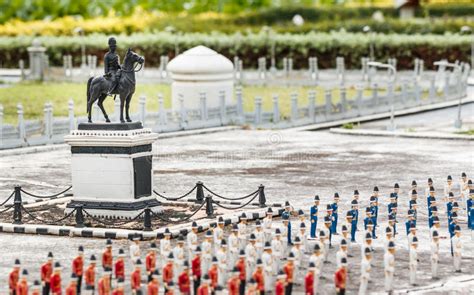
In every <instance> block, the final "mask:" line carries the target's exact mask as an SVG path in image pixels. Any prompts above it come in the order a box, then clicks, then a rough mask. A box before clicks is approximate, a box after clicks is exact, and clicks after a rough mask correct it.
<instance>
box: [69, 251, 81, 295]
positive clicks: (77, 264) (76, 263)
mask: <svg viewBox="0 0 474 295" xmlns="http://www.w3.org/2000/svg"><path fill="white" fill-rule="evenodd" d="M83 272H84V247H82V246H79V249H78V251H77V256H76V258H74V260H73V261H72V273H73V274H75V275H76V280H77V282H76V286H77V290H76V293H77V294H81V285H82V273H83Z"/></svg>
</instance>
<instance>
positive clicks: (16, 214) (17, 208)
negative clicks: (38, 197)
mask: <svg viewBox="0 0 474 295" xmlns="http://www.w3.org/2000/svg"><path fill="white" fill-rule="evenodd" d="M13 203H14V211H13V224H23V222H21V186H19V185H15V199H14V202H13Z"/></svg>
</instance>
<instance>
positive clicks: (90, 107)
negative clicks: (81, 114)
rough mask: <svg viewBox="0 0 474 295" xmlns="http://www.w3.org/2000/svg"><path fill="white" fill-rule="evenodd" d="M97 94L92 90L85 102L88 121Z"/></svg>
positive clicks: (90, 121)
mask: <svg viewBox="0 0 474 295" xmlns="http://www.w3.org/2000/svg"><path fill="white" fill-rule="evenodd" d="M97 96H98V95H97V93H96V91H94V90H92V91H91V95H90V100H89V101H88V102H87V109H88V110H89V113H88V114H87V120H88V121H89V123H92V105H93V104H94V102H95V101H96V100H97Z"/></svg>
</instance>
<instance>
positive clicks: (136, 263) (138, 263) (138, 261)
mask: <svg viewBox="0 0 474 295" xmlns="http://www.w3.org/2000/svg"><path fill="white" fill-rule="evenodd" d="M172 255H173V254H172V253H170V256H172ZM168 259H172V258H170V257H168ZM135 265H142V261H141V260H140V258H138V259H137V261H136V262H135Z"/></svg>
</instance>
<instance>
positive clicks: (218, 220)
mask: <svg viewBox="0 0 474 295" xmlns="http://www.w3.org/2000/svg"><path fill="white" fill-rule="evenodd" d="M217 223H221V224H222V223H224V218H222V216H219V218H218V219H217Z"/></svg>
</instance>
